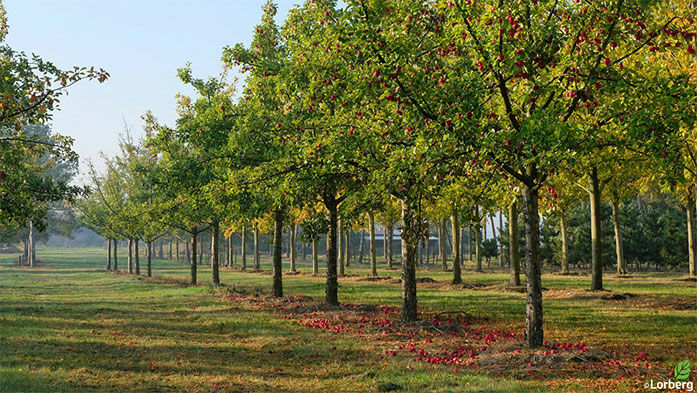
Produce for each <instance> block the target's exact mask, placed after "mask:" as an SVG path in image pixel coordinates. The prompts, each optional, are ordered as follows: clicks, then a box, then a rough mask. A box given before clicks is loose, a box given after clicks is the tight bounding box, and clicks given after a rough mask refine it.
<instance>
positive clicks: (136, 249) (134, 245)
mask: <svg viewBox="0 0 697 393" xmlns="http://www.w3.org/2000/svg"><path fill="white" fill-rule="evenodd" d="M139 242H140V239H138V238H136V240H135V241H134V242H133V247H134V248H135V251H134V252H133V253H134V254H135V258H136V276H140V252H139V250H138V243H139Z"/></svg>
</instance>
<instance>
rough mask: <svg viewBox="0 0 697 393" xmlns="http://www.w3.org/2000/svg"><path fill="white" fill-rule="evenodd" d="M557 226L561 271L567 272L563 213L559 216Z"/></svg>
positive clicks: (567, 256) (567, 254) (567, 253)
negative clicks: (558, 230) (559, 233)
mask: <svg viewBox="0 0 697 393" xmlns="http://www.w3.org/2000/svg"><path fill="white" fill-rule="evenodd" d="M559 227H560V228H561V272H562V273H568V272H569V250H568V248H567V245H566V220H565V219H564V215H562V216H561V217H560V218H559Z"/></svg>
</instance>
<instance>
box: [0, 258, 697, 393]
mask: <svg viewBox="0 0 697 393" xmlns="http://www.w3.org/2000/svg"><path fill="white" fill-rule="evenodd" d="M120 251H121V253H120V258H119V268H120V269H122V270H123V269H125V268H126V267H127V265H126V259H125V258H124V255H123V253H124V250H120ZM37 253H38V257H39V259H40V260H41V264H40V266H38V267H35V268H33V269H29V268H18V267H17V266H16V256H15V255H9V254H8V255H1V256H0V391H3V392H15V391H31V392H62V391H66V392H68V391H125V390H134V391H199V392H216V391H231V392H236V391H239V392H242V391H303V392H304V391H307V392H315V391H317V392H319V391H355V392H360V391H380V390H388V389H390V388H394V387H395V386H399V387H400V388H401V389H402V391H413V392H423V391H442V392H446V391H453V392H463V391H465V392H469V391H471V392H525V391H533V392H543V391H550V383H549V382H550V380H551V379H553V378H555V377H554V376H552V375H550V376H549V378H530V379H526V378H517V377H513V378H512V377H498V376H495V375H492V374H491V373H486V372H477V371H468V370H465V371H459V372H453V371H452V370H451V369H450V368H449V367H443V366H441V365H431V364H427V363H423V362H414V361H413V359H407V358H403V357H399V358H395V359H394V360H392V359H387V360H385V359H382V358H381V357H380V356H379V355H380V354H381V353H382V349H383V348H382V347H381V346H380V343H379V342H370V341H366V340H364V339H361V338H359V337H354V336H351V335H340V334H331V333H322V332H319V331H317V330H315V329H308V328H306V327H304V326H301V325H299V324H297V323H294V322H292V321H290V320H287V319H283V318H280V317H279V315H277V314H275V313H273V312H270V311H264V310H251V309H249V308H248V307H245V306H244V305H242V304H238V303H236V302H235V301H228V300H223V299H221V291H216V290H214V289H213V288H212V287H211V286H209V285H208V284H209V283H210V273H209V271H210V269H209V268H208V267H207V265H203V266H200V267H199V282H200V283H201V285H199V286H197V287H187V286H185V285H178V284H177V281H181V282H183V281H184V280H186V279H187V278H188V266H186V265H185V264H184V263H177V262H171V261H164V260H155V261H154V262H153V272H154V275H155V276H156V277H160V278H164V279H166V280H161V282H153V281H145V280H139V279H135V278H132V277H128V276H123V275H115V274H110V273H107V272H105V271H104V269H103V266H104V264H105V252H104V250H101V249H56V248H53V249H39V250H37ZM264 262H265V263H264V264H263V266H262V267H263V268H265V269H267V271H266V272H262V273H252V272H239V271H235V270H228V269H223V271H222V274H221V280H222V282H223V284H224V286H225V287H226V288H225V290H227V291H228V292H234V291H242V292H245V293H248V294H259V295H261V296H263V295H264V294H265V293H268V290H269V287H270V282H271V276H270V274H269V272H268V269H269V265H268V261H266V260H265V261H264ZM308 263H309V261H308V262H301V263H300V270H301V271H302V272H303V273H304V274H301V275H286V276H284V290H285V293H286V295H305V296H309V297H311V298H314V299H317V300H321V299H322V296H323V291H324V278H323V277H321V276H320V277H313V276H312V275H310V274H309V272H310V271H311V269H310V267H309V264H308ZM144 265H145V261H144V258H143V259H141V272H144V271H145V268H144ZM286 266H287V265H286ZM380 267H381V268H382V267H384V266H382V265H381V266H380ZM367 272H368V270H367V269H366V267H365V266H363V268H362V269H356V268H353V267H352V268H350V269H348V273H349V274H350V275H351V276H352V277H348V278H345V279H341V280H340V293H339V294H340V300H341V301H342V302H345V303H360V304H375V305H392V306H397V305H399V302H400V287H399V284H397V283H395V282H394V280H392V281H390V282H387V283H386V282H382V281H367V280H364V279H362V277H363V276H365V275H366V274H367ZM379 273H380V275H381V276H393V277H398V276H399V272H398V271H397V270H393V271H387V270H384V269H383V270H380V272H379ZM418 274H419V277H429V278H432V279H434V280H435V281H436V282H435V283H426V284H420V287H419V302H420V303H419V307H420V310H421V311H424V312H425V313H426V314H431V313H436V312H443V311H457V312H463V313H466V314H467V315H471V316H474V317H481V320H482V322H481V324H482V325H488V324H492V325H497V326H506V327H508V328H509V329H510V330H511V331H514V332H520V330H521V329H522V326H523V321H524V295H523V294H520V293H516V292H508V291H503V290H501V289H498V288H497V286H496V285H498V284H504V283H505V282H506V280H507V273H506V272H505V271H495V270H492V271H490V272H487V273H474V272H472V271H471V270H465V272H464V277H463V278H464V280H465V282H466V283H468V284H470V285H469V288H467V289H464V288H461V287H452V286H449V285H447V283H448V282H449V279H450V273H447V272H440V271H437V270H428V269H424V270H421V271H419V273H418ZM680 278H681V276H680V275H670V274H665V275H656V274H651V275H633V276H632V277H630V278H615V277H613V276H611V275H610V274H608V276H607V278H606V287H607V289H609V290H611V291H612V292H613V293H615V292H618V293H631V294H634V295H637V296H636V297H634V298H631V297H630V298H629V299H627V300H606V299H603V298H602V297H601V296H600V295H597V294H593V293H590V292H588V291H585V288H586V287H588V286H589V280H590V278H589V277H588V276H558V275H553V274H545V275H544V276H543V285H544V287H545V288H548V290H547V291H545V295H544V296H545V300H544V307H545V329H546V337H547V339H548V340H550V341H552V340H554V341H561V342H566V341H568V342H583V343H585V344H586V345H587V346H591V347H596V348H606V349H608V350H617V351H627V352H630V353H634V352H639V351H644V352H647V353H648V355H649V359H650V360H651V361H660V362H663V363H664V364H666V365H667V367H668V365H672V364H673V363H675V362H677V361H680V360H684V359H690V360H693V361H694V360H696V359H695V356H694V355H695V353H696V349H697V311H696V310H695V305H696V303H697V288H696V286H695V282H691V281H685V280H681V279H680ZM482 284H483V285H485V286H484V287H483V289H482V288H478V286H480V285H482ZM605 295H606V294H605ZM388 360H389V361H388ZM578 377H579V378H583V375H579V376H578ZM557 378H562V377H557ZM554 386H557V387H559V389H560V390H565V391H585V389H586V388H585V387H583V386H584V385H577V384H576V383H575V382H574V381H572V380H569V381H568V382H566V381H556V383H555V384H554ZM632 386H633V385H631V384H630V385H627V386H626V387H627V389H630V390H631V388H632Z"/></svg>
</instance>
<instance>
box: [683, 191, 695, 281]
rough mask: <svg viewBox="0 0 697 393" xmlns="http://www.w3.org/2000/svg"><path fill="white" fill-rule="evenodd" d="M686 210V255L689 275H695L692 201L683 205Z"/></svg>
mask: <svg viewBox="0 0 697 393" xmlns="http://www.w3.org/2000/svg"><path fill="white" fill-rule="evenodd" d="M685 211H686V212H687V255H688V261H689V262H688V266H689V271H690V277H695V243H694V236H695V235H694V218H693V214H692V201H689V202H688V203H687V205H686V206H685Z"/></svg>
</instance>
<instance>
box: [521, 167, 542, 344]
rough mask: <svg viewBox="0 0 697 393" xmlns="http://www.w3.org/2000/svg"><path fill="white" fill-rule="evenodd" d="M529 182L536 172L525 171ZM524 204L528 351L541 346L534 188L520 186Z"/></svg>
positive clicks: (539, 281)
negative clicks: (522, 190)
mask: <svg viewBox="0 0 697 393" xmlns="http://www.w3.org/2000/svg"><path fill="white" fill-rule="evenodd" d="M526 173H527V175H528V177H529V178H532V179H536V178H537V169H536V168H535V167H534V166H533V167H529V168H528V169H527V170H526ZM524 194H525V200H524V201H523V203H524V205H525V208H524V213H525V259H526V271H525V278H526V283H527V284H526V289H527V296H526V298H525V303H526V306H525V341H526V343H527V345H528V347H530V348H536V347H540V346H542V343H543V340H544V332H543V330H542V269H541V261H540V216H539V205H538V203H539V201H538V196H539V191H538V189H537V187H536V186H530V185H527V184H526V185H525V186H524Z"/></svg>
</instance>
